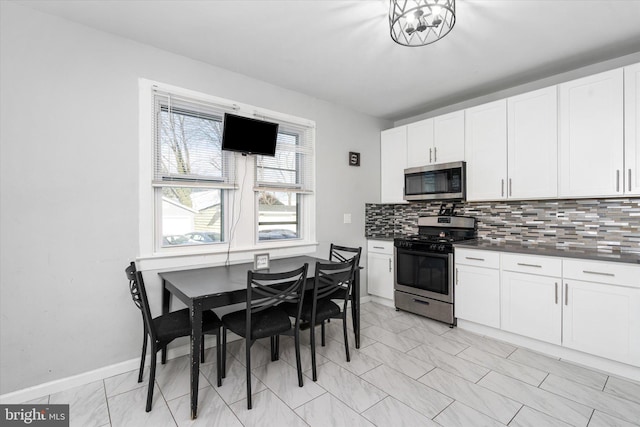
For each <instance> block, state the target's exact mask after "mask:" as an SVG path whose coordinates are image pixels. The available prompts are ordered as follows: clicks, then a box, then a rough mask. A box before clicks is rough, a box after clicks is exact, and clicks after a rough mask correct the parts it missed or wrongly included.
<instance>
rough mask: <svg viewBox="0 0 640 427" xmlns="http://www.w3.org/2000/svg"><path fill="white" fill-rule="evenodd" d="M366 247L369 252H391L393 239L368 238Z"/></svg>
mask: <svg viewBox="0 0 640 427" xmlns="http://www.w3.org/2000/svg"><path fill="white" fill-rule="evenodd" d="M367 249H368V251H369V252H377V253H382V254H390V255H391V254H393V240H368V241H367Z"/></svg>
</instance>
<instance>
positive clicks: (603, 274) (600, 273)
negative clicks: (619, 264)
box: [582, 270, 615, 277]
mask: <svg viewBox="0 0 640 427" xmlns="http://www.w3.org/2000/svg"><path fill="white" fill-rule="evenodd" d="M582 272H583V273H585V274H597V275H598V276H609V277H615V274H614V273H602V272H600V271H589V270H582Z"/></svg>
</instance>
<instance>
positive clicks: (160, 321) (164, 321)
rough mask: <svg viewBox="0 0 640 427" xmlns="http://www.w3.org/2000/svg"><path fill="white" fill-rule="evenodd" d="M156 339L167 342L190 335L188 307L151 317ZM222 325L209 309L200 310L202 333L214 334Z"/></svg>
mask: <svg viewBox="0 0 640 427" xmlns="http://www.w3.org/2000/svg"><path fill="white" fill-rule="evenodd" d="M153 324H154V326H155V329H156V337H157V338H158V341H161V342H169V341H172V340H174V339H176V338H178V337H185V336H189V335H191V315H190V313H189V309H188V308H183V309H182V310H178V311H172V312H171V313H167V314H164V315H162V316H158V317H156V318H155V319H153ZM221 326H222V321H221V320H220V318H219V317H218V316H217V315H216V314H215V313H214V312H213V311H211V310H206V311H204V312H202V333H203V334H215V333H216V331H217V330H218V329H220V327H221Z"/></svg>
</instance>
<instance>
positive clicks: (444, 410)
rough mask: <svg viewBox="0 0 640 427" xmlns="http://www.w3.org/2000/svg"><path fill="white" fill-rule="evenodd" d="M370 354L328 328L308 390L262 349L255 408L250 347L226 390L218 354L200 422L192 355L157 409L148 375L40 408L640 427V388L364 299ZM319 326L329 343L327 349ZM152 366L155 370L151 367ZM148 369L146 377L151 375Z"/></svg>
mask: <svg viewBox="0 0 640 427" xmlns="http://www.w3.org/2000/svg"><path fill="white" fill-rule="evenodd" d="M361 332H362V339H361V348H360V349H358V350H356V349H355V348H354V341H353V333H351V332H350V336H349V340H350V341H349V345H350V351H351V362H346V360H345V354H344V338H343V335H342V325H341V322H340V321H332V322H331V323H330V324H329V325H327V329H326V334H327V343H326V347H324V348H322V347H319V348H318V350H317V359H318V381H317V382H313V381H312V380H311V357H310V349H309V346H308V343H309V338H308V332H307V333H304V335H303V337H302V340H301V341H302V343H303V349H302V364H303V369H304V371H305V377H304V381H305V383H304V384H305V385H304V387H302V388H299V387H298V384H297V376H296V369H295V351H294V347H293V340H292V339H291V338H288V337H283V338H281V344H280V346H281V350H280V354H281V357H280V360H278V361H275V362H271V361H270V358H269V349H268V339H267V340H261V341H259V342H257V343H256V344H254V346H253V347H252V362H251V363H252V373H253V377H252V390H253V393H254V394H253V409H252V410H251V411H248V410H247V407H246V394H245V393H246V388H245V368H244V363H245V361H244V343H243V342H242V341H234V342H231V343H229V344H228V358H227V377H226V378H225V380H224V382H223V385H222V387H216V385H215V384H216V365H215V363H216V362H215V349H214V348H211V349H208V350H207V352H208V353H207V362H206V363H205V364H203V365H202V368H201V377H200V391H199V399H198V400H199V403H198V418H197V419H196V420H190V419H189V364H188V359H187V357H186V356H184V357H180V358H177V359H173V360H170V361H169V362H167V364H166V365H160V364H158V372H157V375H156V389H155V393H154V403H153V410H152V411H151V412H149V413H147V412H145V411H144V406H145V402H146V393H147V379H146V378H145V380H144V381H143V382H142V383H138V382H137V371H132V372H128V373H125V374H121V375H118V376H115V377H111V378H106V379H104V380H101V381H97V382H94V383H91V384H87V385H84V386H81V387H77V388H75V389H71V390H66V391H64V392H61V393H56V394H52V395H50V396H44V397H42V398H41V399H36V400H34V401H31V402H30V403H45V404H46V403H69V404H70V411H71V414H70V419H71V426H81V427H94V426H95V427H101V426H110V427H121V426H134V427H141V426H153V427H163V426H179V427H182V426H199V425H203V426H224V427H235V426H238V427H242V426H287V427H288V426H331V427H338V426H349V427H357V426H379V427H382V426H384V427H387V426H394V427H397V426H410V427H413V426H443V427H453V426H473V427H475V426H506V425H508V426H512V427H513V426H519V427H525V426H531V427H541V426H578V427H583V426H590V427H604V426H621V427H622V426H640V383H638V382H634V381H631V380H628V379H624V378H618V377H614V376H609V375H607V374H606V373H603V372H601V371H595V370H591V369H587V368H584V367H582V366H579V365H575V364H571V363H568V362H565V361H561V360H558V359H555V358H552V357H548V356H545V355H542V354H539V353H535V352H532V351H530V350H527V349H525V348H517V347H515V346H512V345H510V344H508V343H505V342H500V341H497V340H493V339H490V338H486V337H482V336H479V335H475V334H473V333H470V332H467V331H464V330H461V329H457V328H454V329H450V328H448V327H447V326H446V325H442V324H441V323H438V322H435V321H431V320H429V319H425V318H422V317H418V316H414V315H412V314H409V313H403V312H397V311H395V309H393V308H390V307H386V306H383V305H380V304H376V303H372V302H370V303H365V304H362V331H361ZM319 335H320V334H319V330H318V331H317V337H318V345H319V343H320V339H319ZM147 371H148V369H147ZM147 371H145V372H147Z"/></svg>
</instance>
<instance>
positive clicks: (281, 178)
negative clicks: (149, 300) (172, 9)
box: [139, 79, 317, 268]
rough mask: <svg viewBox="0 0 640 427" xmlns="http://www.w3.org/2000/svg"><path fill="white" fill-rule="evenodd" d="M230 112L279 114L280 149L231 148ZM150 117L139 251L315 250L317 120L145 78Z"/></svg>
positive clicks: (221, 255)
mask: <svg viewBox="0 0 640 427" xmlns="http://www.w3.org/2000/svg"><path fill="white" fill-rule="evenodd" d="M225 113H232V114H237V115H241V116H246V117H253V118H257V119H261V120H266V121H269V122H273V123H277V124H278V139H277V144H276V154H275V156H274V157H270V156H258V155H248V156H245V155H243V154H242V153H238V152H234V151H223V150H222V135H223V126H224V115H225ZM140 123H141V124H142V125H141V126H140V146H139V154H140V156H139V157H140V181H139V195H140V197H139V212H140V216H139V221H140V222H139V230H140V236H139V243H140V244H139V247H140V253H139V259H146V260H149V262H150V264H149V265H151V266H152V267H150V268H164V266H165V265H166V262H165V261H164V259H165V258H172V257H174V256H180V258H176V259H175V263H176V265H177V264H179V265H200V264H202V263H204V262H212V263H219V262H236V261H247V260H251V259H252V257H253V252H256V251H258V250H260V251H264V250H265V249H268V251H269V253H270V254H271V255H272V256H274V257H275V256H278V255H287V254H291V253H310V252H313V251H315V247H316V244H317V243H316V237H315V199H314V194H313V191H314V182H313V176H314V175H313V174H314V167H315V165H314V148H313V147H314V138H315V123H314V122H312V121H309V120H306V119H302V118H298V117H294V116H290V115H288V114H281V113H278V112H274V111H269V110H265V109H261V108H258V107H254V106H251V105H246V104H240V103H236V102H233V101H230V100H227V99H222V98H217V97H214V96H210V95H207V94H204V93H200V92H196V91H193V90H188V89H183V88H180V87H176V86H171V85H167V84H163V83H158V82H153V81H150V80H146V79H140ZM145 123H148V125H145ZM252 196H254V197H253V198H252ZM293 248H295V249H293ZM192 255H193V257H191V256H192ZM151 260H153V261H151ZM156 261H157V262H158V263H157V264H155V262H156ZM172 262H173V261H172Z"/></svg>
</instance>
